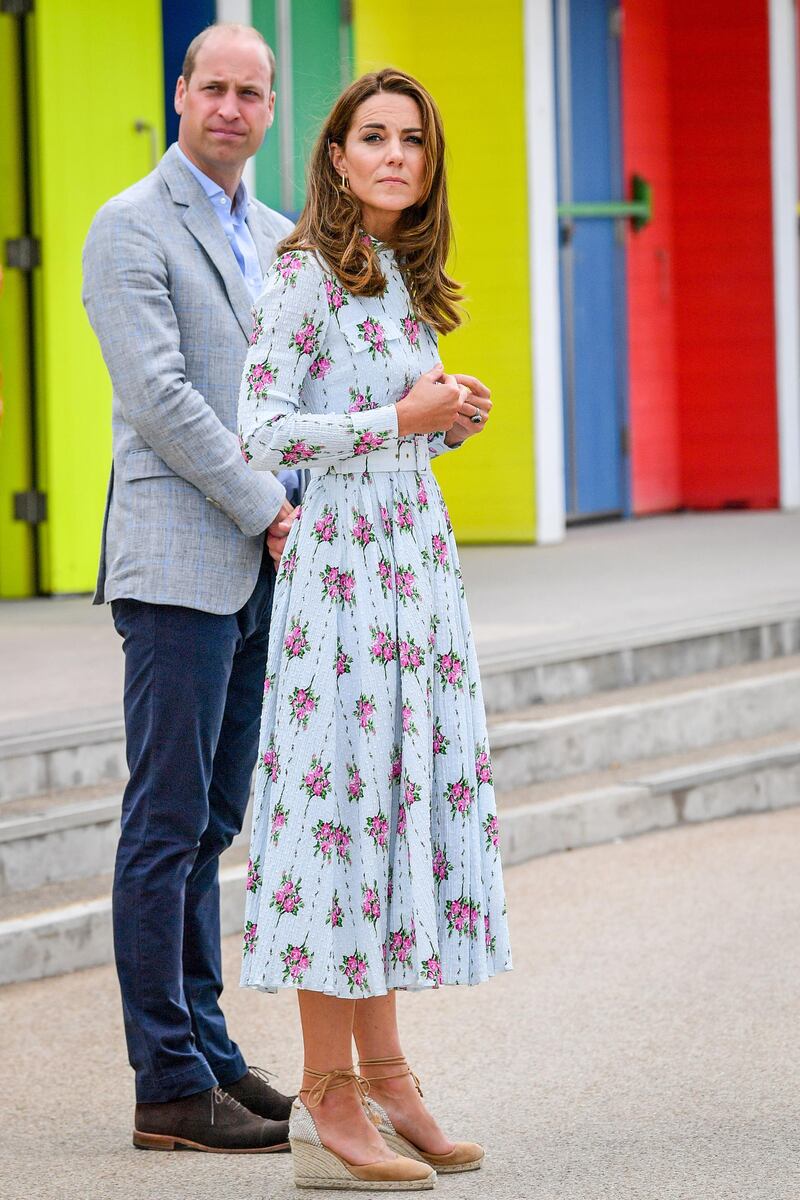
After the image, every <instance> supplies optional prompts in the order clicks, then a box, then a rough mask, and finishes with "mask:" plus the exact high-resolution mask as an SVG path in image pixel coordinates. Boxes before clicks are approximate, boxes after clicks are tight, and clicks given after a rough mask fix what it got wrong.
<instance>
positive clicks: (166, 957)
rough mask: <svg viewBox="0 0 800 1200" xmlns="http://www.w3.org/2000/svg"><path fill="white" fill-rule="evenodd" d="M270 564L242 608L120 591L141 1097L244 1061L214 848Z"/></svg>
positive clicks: (244, 741) (126, 846)
mask: <svg viewBox="0 0 800 1200" xmlns="http://www.w3.org/2000/svg"><path fill="white" fill-rule="evenodd" d="M274 582H275V572H274V568H273V566H272V563H271V561H270V559H269V556H268V555H267V554H266V552H265V555H264V562H263V563H262V566H261V573H260V575H259V578H258V582H257V584H256V587H255V590H254V592H253V594H252V596H251V597H250V599H249V600H248V601H247V603H246V604H245V605H244V607H243V608H242V609H240V611H239V612H237V613H233V614H232V615H231V616H216V615H214V614H211V613H204V612H198V611H196V610H194V609H190V608H179V607H176V606H173V605H157V604H145V603H142V602H141V601H138V600H114V601H112V605H111V607H112V612H113V615H114V624H115V626H116V629H117V632H118V633H119V634H120V636H121V637H122V638H123V646H124V651H125V732H126V738H127V757H128V768H129V770H130V781H129V783H128V786H127V787H126V789H125V795H124V798H123V803H122V830H121V835H120V841H119V847H118V850H117V860H116V869H115V873H114V893H113V912H114V952H115V957H116V963H117V973H118V975H119V982H120V989H121V991H122V1007H123V1014H124V1019H125V1035H126V1038H127V1042H128V1057H129V1059H130V1063H131V1066H132V1067H133V1068H134V1070H135V1072H136V1098H137V1100H138V1101H140V1102H153V1101H165V1100H175V1099H179V1098H180V1097H181V1096H189V1095H192V1094H193V1093H194V1092H200V1091H204V1090H205V1089H206V1088H210V1087H213V1086H214V1084H216V1083H221V1084H228V1083H233V1082H235V1081H236V1080H237V1079H241V1077H242V1076H243V1075H244V1074H245V1073H246V1071H247V1064H246V1063H245V1061H244V1059H243V1057H242V1055H241V1053H240V1051H239V1048H238V1047H237V1046H236V1045H235V1044H234V1043H233V1042H232V1041H231V1039H230V1037H229V1036H228V1031H227V1029H226V1027H225V1018H224V1017H223V1015H222V1011H221V1010H220V1007H219V998H220V993H221V992H222V971H221V962H220V921H219V880H218V864H219V856H220V854H221V853H222V851H223V850H225V849H226V847H228V846H229V845H230V844H231V842H232V840H233V838H234V837H235V836H236V834H237V833H238V832H239V830H240V829H241V828H242V823H243V821H244V816H245V811H246V808H247V800H248V794H249V790H250V777H251V774H252V771H253V767H254V765H255V760H256V755H257V753H258V729H259V720H260V716H261V703H262V697H263V691H264V673H265V670H266V658H267V643H268V640H269V618H270V610H271V607H272V594H273V588H274Z"/></svg>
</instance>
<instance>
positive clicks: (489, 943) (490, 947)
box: [483, 917, 497, 954]
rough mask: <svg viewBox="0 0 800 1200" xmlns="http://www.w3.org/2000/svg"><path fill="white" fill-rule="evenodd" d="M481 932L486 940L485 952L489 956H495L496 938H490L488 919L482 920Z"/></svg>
mask: <svg viewBox="0 0 800 1200" xmlns="http://www.w3.org/2000/svg"><path fill="white" fill-rule="evenodd" d="M483 932H484V937H485V939H486V950H487V953H489V954H495V953H496V951H497V938H496V937H493V936H492V931H491V927H490V925H489V918H488V917H484V918H483Z"/></svg>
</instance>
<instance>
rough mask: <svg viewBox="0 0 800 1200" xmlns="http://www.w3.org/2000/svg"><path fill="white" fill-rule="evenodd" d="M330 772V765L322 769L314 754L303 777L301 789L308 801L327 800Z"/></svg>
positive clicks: (327, 764) (329, 787)
mask: <svg viewBox="0 0 800 1200" xmlns="http://www.w3.org/2000/svg"><path fill="white" fill-rule="evenodd" d="M330 771H331V764H330V763H326V765H325V766H324V767H323V765H322V763H321V761H320V760H319V759H318V758H317V756H316V754H315V755H314V757H313V758H312V759H311V765H310V767H309V768H308V770H307V771H306V773H305V775H304V776H303V787H304V788H305V790H306V795H307V796H308V798H309V800H314V799H315V798H316V799H318V800H325V799H327V796H328V792H329V791H330V790H331V780H330Z"/></svg>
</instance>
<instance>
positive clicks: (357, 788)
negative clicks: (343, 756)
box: [346, 763, 364, 800]
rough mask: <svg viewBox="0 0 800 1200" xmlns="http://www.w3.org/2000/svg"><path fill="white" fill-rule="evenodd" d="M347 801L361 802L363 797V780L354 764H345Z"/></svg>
mask: <svg viewBox="0 0 800 1200" xmlns="http://www.w3.org/2000/svg"><path fill="white" fill-rule="evenodd" d="M346 765H347V789H346V790H347V799H348V800H361V799H362V798H363V796H364V780H363V779H362V778H361V772H360V771H359V769H358V767H357V766H356V764H355V763H347V764H346Z"/></svg>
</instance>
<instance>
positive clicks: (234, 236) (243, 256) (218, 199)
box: [177, 146, 303, 495]
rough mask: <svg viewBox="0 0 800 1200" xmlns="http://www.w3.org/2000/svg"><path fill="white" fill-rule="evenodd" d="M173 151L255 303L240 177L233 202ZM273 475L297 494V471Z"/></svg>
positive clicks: (256, 280) (258, 285) (254, 269)
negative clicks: (206, 204)
mask: <svg viewBox="0 0 800 1200" xmlns="http://www.w3.org/2000/svg"><path fill="white" fill-rule="evenodd" d="M177 151H178V154H180V156H181V158H182V159H183V161H184V162H185V163H186V166H187V167H188V168H189V170H190V171H191V172H192V174H193V175H194V177H195V179H196V180H197V182H198V183H199V184H200V186H201V188H202V189H203V191H204V192H205V194H206V195H207V196H208V198H209V200H210V201H211V203H212V205H213V206H214V212H215V213H216V214H217V218H218V219H219V223H220V225H221V226H222V230H223V233H224V234H225V237H226V238H227V239H228V243H229V244H230V248H231V250H232V251H233V253H234V256H235V258H236V261H237V263H238V264H239V270H240V271H241V272H242V274H243V275H244V281H245V283H246V284H247V289H248V291H249V292H250V295H251V297H252V299H253V302H254V303H255V301H256V300H257V299H258V297H259V296H260V295H261V293H262V291H263V290H264V276H263V274H262V272H261V264H260V262H259V261H258V251H257V250H256V244H255V242H254V241H253V235H252V233H251V232H250V230H249V228H248V226H247V212H248V209H249V207H250V196H249V195H248V192H247V188H246V187H245V185H244V180H242V182H241V183H240V184H239V186H238V188H237V189H236V192H235V194H234V197H233V201H231V198H230V196H229V195H228V194H227V192H226V191H225V189H224V188H221V187H220V186H219V184H218V183H215V182H214V180H213V179H209V177H208V176H207V175H204V174H203V172H202V171H201V170H200V168H199V167H196V166H195V165H194V163H193V162H192V161H191V159H189V158H187V157H186V155H185V154H184V153H183V151H182V150H181V148H180V146H178V147H177ZM276 474H277V476H278V479H280V481H281V483H282V484H283V486H284V487H285V488H286V489H287V491H288V490H291V491H292V492H293V493H294V494H295V495H299V490H300V488H301V485H302V481H303V476H302V475H301V473H300V472H299V471H278V472H276Z"/></svg>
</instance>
